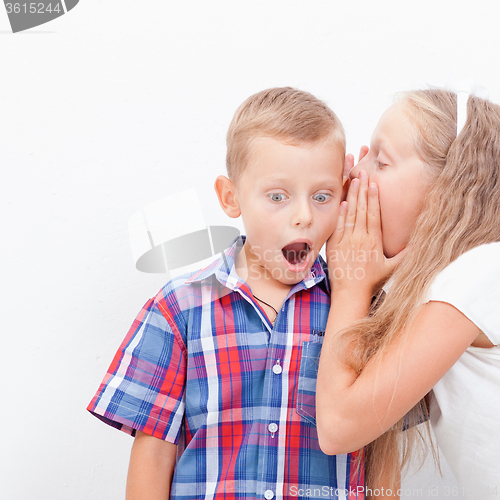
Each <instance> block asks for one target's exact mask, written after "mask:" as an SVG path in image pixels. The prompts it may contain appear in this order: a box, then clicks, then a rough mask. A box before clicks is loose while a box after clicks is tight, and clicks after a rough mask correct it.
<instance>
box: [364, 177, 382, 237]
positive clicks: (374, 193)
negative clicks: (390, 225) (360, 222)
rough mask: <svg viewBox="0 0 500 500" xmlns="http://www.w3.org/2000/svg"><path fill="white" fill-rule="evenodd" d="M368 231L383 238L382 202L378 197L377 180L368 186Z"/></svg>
mask: <svg viewBox="0 0 500 500" xmlns="http://www.w3.org/2000/svg"><path fill="white" fill-rule="evenodd" d="M367 225H368V233H369V234H371V235H372V236H373V237H375V238H378V239H380V240H382V227H381V223H380V202H379V199H378V186H377V184H376V183H375V182H370V186H369V187H368V215H367Z"/></svg>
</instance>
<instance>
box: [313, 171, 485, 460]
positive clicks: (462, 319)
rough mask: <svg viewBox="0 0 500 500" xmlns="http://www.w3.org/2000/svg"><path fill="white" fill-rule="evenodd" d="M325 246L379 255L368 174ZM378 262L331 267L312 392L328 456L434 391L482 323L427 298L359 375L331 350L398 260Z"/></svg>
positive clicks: (361, 441)
mask: <svg viewBox="0 0 500 500" xmlns="http://www.w3.org/2000/svg"><path fill="white" fill-rule="evenodd" d="M358 191H359V197H358ZM329 245H330V248H331V247H332V246H333V247H334V248H336V249H337V250H338V249H340V248H344V250H345V249H346V248H350V249H351V250H353V251H354V252H353V254H354V253H355V252H356V251H358V250H359V249H364V251H366V252H369V251H375V250H376V251H377V252H378V255H382V256H383V252H382V249H381V235H380V213H379V205H378V193H377V190H376V189H372V187H370V190H368V181H367V178H366V177H363V178H362V179H361V182H359V181H358V182H355V180H353V182H352V183H351V191H350V192H349V196H348V200H347V209H346V206H344V207H343V208H342V209H341V215H340V217H339V225H338V228H337V230H336V232H335V233H334V235H332V242H329ZM328 255H329V256H330V254H328ZM329 258H330V257H329ZM382 260H383V261H382V262H380V263H379V265H377V266H373V265H371V267H370V265H368V264H367V265H366V269H364V273H365V278H366V279H363V280H359V279H358V280H356V279H351V280H348V279H344V280H339V279H337V277H338V275H340V273H338V272H337V277H336V276H335V272H334V273H332V272H331V271H330V273H331V274H333V275H332V276H331V283H332V306H331V308H330V315H329V319H328V324H327V327H326V332H325V338H324V342H323V347H322V350H321V358H320V364H319V371H318V379H317V389H316V418H317V426H318V437H319V443H320V446H321V449H322V450H323V451H324V452H325V453H327V454H331V455H336V454H343V453H348V452H352V451H355V450H358V449H360V448H362V447H363V446H365V445H366V444H368V443H370V442H371V441H373V440H375V439H376V438H378V437H379V436H380V435H382V434H383V433H384V432H386V431H387V430H388V429H390V427H391V426H392V425H394V424H395V423H396V422H397V421H398V420H399V419H401V418H402V417H403V416H404V415H405V414H406V413H407V412H408V411H409V410H410V409H411V408H413V406H415V405H416V404H417V403H418V401H420V399H422V398H423V397H424V396H425V395H426V394H427V393H428V392H429V391H430V390H431V389H432V387H433V386H434V385H435V384H436V382H438V381H439V380H440V379H441V378H442V377H443V375H444V374H445V373H446V372H447V371H448V370H449V369H450V368H451V367H452V365H453V364H454V363H455V362H456V361H457V360H458V358H459V357H460V356H461V355H462V354H463V352H464V351H465V350H466V349H467V347H468V346H469V345H470V344H471V343H472V342H473V340H474V339H475V338H476V337H477V335H478V334H479V328H478V327H477V326H476V325H475V324H474V323H472V321H470V320H469V319H468V318H467V317H466V316H465V315H463V314H462V313H461V312H460V311H458V310H457V309H455V308H454V307H453V306H451V305H450V304H447V303H444V302H429V303H427V304H426V305H424V306H423V307H422V308H421V310H420V311H419V313H418V314H417V316H416V318H415V320H414V321H413V323H412V325H411V328H410V329H409V330H408V332H407V333H406V334H405V335H404V336H402V337H399V338H397V339H396V340H395V341H394V342H392V343H391V344H390V345H389V346H388V347H387V348H386V349H385V350H384V351H383V352H382V351H381V352H378V353H377V354H376V355H374V356H373V358H371V359H370V361H369V362H368V364H367V365H366V366H365V367H364V369H363V371H362V372H361V374H360V375H359V376H358V377H356V374H355V373H354V372H353V371H352V370H351V369H349V368H348V367H346V366H345V364H344V363H343V362H342V360H341V358H340V356H339V353H338V352H337V351H336V349H335V345H336V340H337V335H338V333H339V331H340V330H342V329H343V328H345V327H347V326H348V325H349V324H351V323H352V322H354V321H356V320H359V319H361V318H364V317H365V316H366V315H367V314H368V310H369V306H370V300H371V297H372V294H373V284H375V283H377V282H379V281H381V279H383V278H384V276H386V275H387V274H388V271H389V272H390V269H391V267H392V268H393V267H394V264H395V263H397V262H399V260H400V257H396V258H393V259H385V257H382ZM337 262H339V260H338V259H337ZM344 264H345V263H344ZM356 265H364V264H363V263H359V262H358V263H356ZM329 266H330V262H329ZM346 274H347V273H344V275H346ZM358 274H359V273H358Z"/></svg>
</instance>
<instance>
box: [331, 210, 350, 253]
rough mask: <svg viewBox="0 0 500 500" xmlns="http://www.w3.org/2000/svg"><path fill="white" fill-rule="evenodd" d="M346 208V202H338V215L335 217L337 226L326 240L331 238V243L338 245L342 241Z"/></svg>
mask: <svg viewBox="0 0 500 500" xmlns="http://www.w3.org/2000/svg"><path fill="white" fill-rule="evenodd" d="M346 209H347V202H346V201H343V202H342V203H341V204H340V209H339V216H338V219H337V227H336V228H335V231H334V232H333V233H332V235H331V236H330V238H328V241H330V240H331V242H332V244H334V245H338V244H339V243H340V242H341V241H342V237H343V236H344V227H345V214H346V211H347V210H346Z"/></svg>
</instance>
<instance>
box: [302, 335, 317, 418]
mask: <svg viewBox="0 0 500 500" xmlns="http://www.w3.org/2000/svg"><path fill="white" fill-rule="evenodd" d="M318 340H319V339H318ZM321 340H322V339H321ZM321 346H322V342H320V341H316V342H304V343H303V344H302V354H301V357H300V368H299V382H298V386H297V407H296V410H297V414H298V415H300V416H301V417H302V419H303V420H305V421H306V422H309V423H310V424H312V425H316V378H317V376H318V367H319V357H320V354H321Z"/></svg>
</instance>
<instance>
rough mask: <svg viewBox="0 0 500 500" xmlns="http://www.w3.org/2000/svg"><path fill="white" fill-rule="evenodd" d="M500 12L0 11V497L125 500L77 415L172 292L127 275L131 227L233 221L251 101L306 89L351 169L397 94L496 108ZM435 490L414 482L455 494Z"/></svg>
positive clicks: (119, 471) (123, 447) (435, 3)
mask: <svg viewBox="0 0 500 500" xmlns="http://www.w3.org/2000/svg"><path fill="white" fill-rule="evenodd" d="M495 4H496V2H492V1H485V0H476V1H475V2H467V1H459V0H422V1H420V2H401V1H397V0H394V1H392V0H379V1H378V2H373V1H359V0H358V1H356V2H347V1H342V2H339V1H333V0H317V1H315V0H312V1H309V2H305V1H295V0H286V1H281V0H279V1H269V0H268V1H260V0H259V1H256V0H253V1H251V2H250V1H239V2H235V1H230V0H223V1H221V0H219V1H217V2H205V1H201V0H200V1H187V0H185V1H182V2H180V1H179V2H167V1H165V0H149V1H148V2H144V1H142V2H141V1H139V0H137V1H132V0H107V1H94V2H91V1H89V0H81V2H80V3H79V4H78V5H77V6H76V7H75V9H74V10H72V11H71V12H70V13H68V14H67V15H65V16H63V17H61V18H59V19H57V20H55V21H53V22H52V23H50V24H46V25H43V26H40V27H38V28H34V29H33V30H31V31H28V32H25V33H18V34H15V35H13V34H11V33H10V27H9V24H8V19H7V15H6V14H5V10H3V7H2V6H1V5H0V161H1V171H2V179H1V181H0V203H1V211H0V214H1V229H2V238H1V246H0V252H1V253H0V257H1V263H2V276H1V283H2V295H1V305H2V321H1V324H2V332H3V334H2V336H3V339H4V342H3V348H2V357H1V363H0V370H1V371H0V377H1V378H0V380H1V398H2V403H1V404H2V411H1V414H0V415H1V416H0V419H1V426H2V429H3V432H2V434H3V435H2V445H1V450H2V454H1V461H2V462H1V477H2V479H1V481H0V498H2V499H8V500H11V499H22V500H28V499H29V500H31V499H37V500H45V499H50V500H70V499H75V500H83V499H90V498H92V499H95V500H99V499H102V500H104V499H119V498H122V497H123V493H124V481H125V476H126V467H127V463H128V453H129V450H130V446H131V443H132V439H131V438H129V437H128V436H126V435H125V434H122V433H119V432H117V431H115V430H113V429H111V428H108V427H107V426H105V425H104V424H102V423H100V422H99V421H98V420H97V419H95V418H94V417H92V416H90V415H89V414H87V412H86V411H85V407H86V405H87V403H88V402H89V400H90V398H91V397H92V395H93V393H94V391H95V390H96V388H97V386H98V384H99V382H100V380H101V378H102V376H103V375H104V373H105V370H106V368H107V366H108V365H109V363H110V361H111V358H112V356H113V354H114V352H115V350H116V348H117V346H118V344H119V342H120V341H121V339H122V337H123V336H124V334H125V332H126V330H127V329H128V327H129V325H130V323H131V321H132V320H133V318H134V317H135V314H136V313H137V312H138V310H139V308H140V307H141V306H142V304H143V303H144V302H145V301H146V300H147V299H148V298H149V297H150V296H152V295H153V294H154V293H155V292H156V291H157V290H158V289H159V288H160V287H161V285H162V284H163V282H164V280H165V276H161V275H147V274H141V273H139V272H138V271H136V270H135V269H134V265H133V262H132V257H131V252H130V246H129V241H128V235H127V222H128V219H129V217H130V216H131V215H132V214H133V213H134V212H135V211H137V210H139V209H140V208H141V207H143V206H144V205H146V204H148V203H150V202H151V201H154V200H156V199H159V198H161V197H163V196H165V195H168V194H170V193H174V192H177V191H181V190H184V189H187V188H191V187H193V188H196V190H197V192H198V195H199V198H200V200H201V202H202V204H203V206H204V207H206V213H205V215H206V220H207V223H209V224H231V223H232V220H230V219H228V218H227V217H226V216H225V215H224V214H223V212H222V211H221V210H220V209H219V207H218V205H217V201H216V198H215V194H214V192H213V188H212V185H213V180H214V179H215V177H216V175H218V174H220V173H224V155H225V149H224V148H225V146H224V140H225V132H226V128H227V125H228V124H229V121H230V119H231V116H232V113H233V112H234V110H235V108H236V107H237V105H239V104H240V102H242V101H243V99H245V98H246V97H247V96H249V95H250V94H252V93H254V92H256V91H258V90H261V89H263V88H267V87H270V86H278V85H292V86H297V87H299V88H302V89H305V90H309V91H311V92H313V93H314V94H316V95H317V96H318V97H320V98H322V99H324V100H326V101H327V102H328V103H329V104H330V105H331V106H332V107H333V109H334V110H335V111H336V112H337V114H338V115H339V117H340V118H341V120H342V121H343V122H344V125H345V128H346V131H347V134H348V148H349V150H350V151H352V152H357V151H358V149H359V146H360V145H361V144H363V143H367V142H368V141H369V138H370V133H371V130H372V129H373V127H374V125H375V124H376V122H377V119H378V117H379V116H380V114H381V112H382V111H383V110H384V109H385V108H386V107H387V106H388V104H389V103H390V101H391V96H392V95H393V94H394V92H396V91H399V90H407V89H410V88H413V87H416V86H422V85H424V84H426V83H432V84H443V83H444V82H445V81H446V79H447V78H448V76H449V75H450V74H453V75H455V76H457V77H467V76H473V77H475V78H477V79H478V80H479V81H480V82H481V83H483V85H485V86H486V87H488V88H489V89H490V95H491V97H492V98H494V99H495V100H497V101H498V102H500V98H499V97H500V96H499V89H500V78H499V77H500V74H499V69H498V64H497V62H498V47H500V31H499V30H498V8H496V7H495V9H496V12H492V10H491V8H492V5H495ZM431 474H432V473H431V472H425V473H424V475H423V476H421V478H420V479H415V478H414V479H409V480H408V481H409V482H408V484H413V485H417V486H418V485H423V484H430V485H432V486H435V485H442V486H443V487H444V486H446V485H453V484H454V482H453V479H452V478H451V477H450V475H449V473H448V474H447V476H446V477H445V479H442V480H440V479H439V478H436V477H434V476H432V475H431ZM411 481H413V483H412V482H411ZM424 493H425V491H424ZM440 496H442V495H440ZM408 498H409V497H408ZM420 498H425V494H424V495H423V496H422V497H420Z"/></svg>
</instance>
